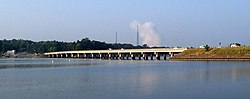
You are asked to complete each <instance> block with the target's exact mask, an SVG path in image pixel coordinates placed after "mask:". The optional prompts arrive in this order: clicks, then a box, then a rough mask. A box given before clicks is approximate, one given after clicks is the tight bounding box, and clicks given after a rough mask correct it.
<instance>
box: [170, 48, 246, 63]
mask: <svg viewBox="0 0 250 99" xmlns="http://www.w3.org/2000/svg"><path fill="white" fill-rule="evenodd" d="M171 60H239V61H240V60H242V61H243V60H247V61H250V46H244V47H223V48H210V49H209V51H206V50H205V49H204V48H196V49H188V50H186V51H184V52H182V53H180V54H178V55H176V56H174V57H172V58H171Z"/></svg>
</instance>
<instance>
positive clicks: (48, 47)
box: [0, 38, 148, 54]
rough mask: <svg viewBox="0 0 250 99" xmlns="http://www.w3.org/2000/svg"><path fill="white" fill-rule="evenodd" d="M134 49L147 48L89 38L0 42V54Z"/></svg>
mask: <svg viewBox="0 0 250 99" xmlns="http://www.w3.org/2000/svg"><path fill="white" fill-rule="evenodd" d="M110 48H111V49H121V48H124V49H134V48H148V46H147V45H143V46H133V45H132V44H120V43H118V44H111V43H105V42H100V41H95V40H90V39H89V38H83V39H81V40H77V41H75V42H62V41H55V40H54V41H39V42H35V41H31V40H22V39H18V40H17V39H12V40H6V39H4V40H0V52H1V53H2V54H3V53H5V52H6V51H7V50H15V51H16V52H26V53H45V52H54V51H72V50H106V49H110Z"/></svg>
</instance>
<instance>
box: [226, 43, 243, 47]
mask: <svg viewBox="0 0 250 99" xmlns="http://www.w3.org/2000/svg"><path fill="white" fill-rule="evenodd" d="M229 46H230V47H240V46H241V44H240V43H231V44H230V45H229Z"/></svg>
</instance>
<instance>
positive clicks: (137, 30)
mask: <svg viewBox="0 0 250 99" xmlns="http://www.w3.org/2000/svg"><path fill="white" fill-rule="evenodd" d="M136 29H137V42H136V43H137V46H139V30H138V25H137V28H136Z"/></svg>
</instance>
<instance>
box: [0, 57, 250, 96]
mask: <svg viewBox="0 0 250 99" xmlns="http://www.w3.org/2000/svg"><path fill="white" fill-rule="evenodd" d="M249 92H250V62H205V61H204V62H196V61H195V62H194V61H191V62H178V61H177V62H175V61H174V62H173V61H131V60H122V61H121V60H83V59H47V58H35V59H29V58H27V59H25V58H24V59H18V58H16V59H0V98H1V99H17V98H18V99H34V98H35V99H249V98H250V94H249Z"/></svg>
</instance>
